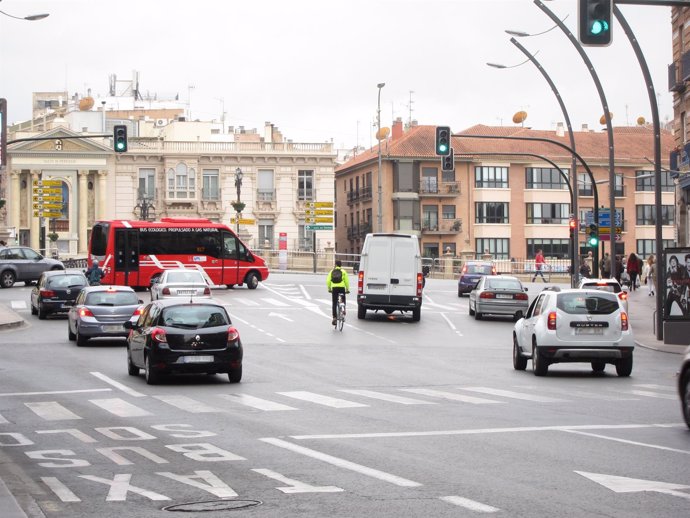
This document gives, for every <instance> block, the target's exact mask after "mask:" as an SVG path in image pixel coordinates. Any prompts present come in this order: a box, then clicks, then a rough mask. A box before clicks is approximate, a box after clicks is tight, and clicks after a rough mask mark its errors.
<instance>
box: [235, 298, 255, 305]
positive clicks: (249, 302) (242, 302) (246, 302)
mask: <svg viewBox="0 0 690 518" xmlns="http://www.w3.org/2000/svg"><path fill="white" fill-rule="evenodd" d="M230 305H231V306H258V305H259V303H258V302H256V301H254V300H252V299H248V298H245V297H238V298H235V297H233V301H232V303H230Z"/></svg>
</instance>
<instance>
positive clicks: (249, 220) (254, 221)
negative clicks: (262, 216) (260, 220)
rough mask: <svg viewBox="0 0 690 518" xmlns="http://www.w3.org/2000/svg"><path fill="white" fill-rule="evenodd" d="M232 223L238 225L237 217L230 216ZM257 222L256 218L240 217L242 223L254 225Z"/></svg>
mask: <svg viewBox="0 0 690 518" xmlns="http://www.w3.org/2000/svg"><path fill="white" fill-rule="evenodd" d="M230 223H231V224H232V225H237V218H230ZM255 223H256V220H255V219H249V218H247V219H245V218H240V225H253V224H255Z"/></svg>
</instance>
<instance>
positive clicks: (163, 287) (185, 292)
mask: <svg viewBox="0 0 690 518" xmlns="http://www.w3.org/2000/svg"><path fill="white" fill-rule="evenodd" d="M210 296H211V288H210V286H209V285H208V282H206V278H205V277H204V275H203V274H202V273H201V272H200V271H199V270H192V269H190V268H178V269H175V270H165V271H164V272H163V273H162V274H161V275H160V277H157V278H155V280H154V282H153V284H151V300H160V299H165V298H169V297H190V298H191V297H194V298H198V297H206V298H208V297H210Z"/></svg>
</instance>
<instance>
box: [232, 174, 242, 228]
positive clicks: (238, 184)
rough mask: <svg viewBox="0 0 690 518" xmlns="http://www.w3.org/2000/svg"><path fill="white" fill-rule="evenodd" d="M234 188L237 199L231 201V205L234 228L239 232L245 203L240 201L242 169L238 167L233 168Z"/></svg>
mask: <svg viewBox="0 0 690 518" xmlns="http://www.w3.org/2000/svg"><path fill="white" fill-rule="evenodd" d="M235 188H236V189H237V201H235V202H233V203H232V207H233V208H234V209H235V213H236V215H235V229H236V232H237V234H238V235H239V233H240V216H241V215H242V211H243V210H244V207H245V204H244V203H242V199H241V194H242V169H240V168H239V167H238V168H237V169H235Z"/></svg>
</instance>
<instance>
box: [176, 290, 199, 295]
mask: <svg viewBox="0 0 690 518" xmlns="http://www.w3.org/2000/svg"><path fill="white" fill-rule="evenodd" d="M177 294H178V295H194V294H196V290H177Z"/></svg>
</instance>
